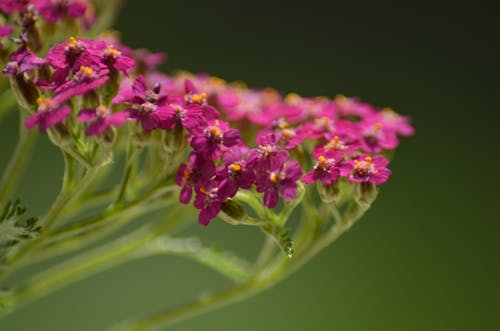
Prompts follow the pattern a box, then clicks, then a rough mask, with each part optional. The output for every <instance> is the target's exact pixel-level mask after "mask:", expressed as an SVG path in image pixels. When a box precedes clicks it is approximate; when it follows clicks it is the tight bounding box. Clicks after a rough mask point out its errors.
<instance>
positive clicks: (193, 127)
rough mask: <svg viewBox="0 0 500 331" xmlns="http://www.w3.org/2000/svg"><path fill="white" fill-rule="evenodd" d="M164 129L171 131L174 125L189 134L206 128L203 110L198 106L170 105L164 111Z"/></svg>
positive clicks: (180, 103)
mask: <svg viewBox="0 0 500 331" xmlns="http://www.w3.org/2000/svg"><path fill="white" fill-rule="evenodd" d="M164 121H165V124H164V128H165V129H167V130H169V129H173V128H174V127H175V126H176V125H178V126H182V127H184V128H186V129H187V130H188V131H190V132H194V131H198V130H199V128H200V127H203V126H206V122H205V118H204V117H203V109H202V108H201V106H199V105H194V104H192V105H186V104H185V103H184V102H178V103H171V104H169V105H168V106H167V107H166V108H165V111H164Z"/></svg>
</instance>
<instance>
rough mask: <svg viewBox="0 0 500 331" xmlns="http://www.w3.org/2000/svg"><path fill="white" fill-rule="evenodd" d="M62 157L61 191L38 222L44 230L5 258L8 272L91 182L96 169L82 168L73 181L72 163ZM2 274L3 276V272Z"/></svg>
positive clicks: (39, 241) (32, 248) (28, 252)
mask: <svg viewBox="0 0 500 331" xmlns="http://www.w3.org/2000/svg"><path fill="white" fill-rule="evenodd" d="M64 157H65V160H66V167H65V173H64V177H63V184H62V188H61V192H60V193H59V195H58V196H57V198H56V200H55V201H54V203H53V204H52V206H51V207H50V209H49V212H48V213H47V214H46V215H45V217H43V218H42V219H41V220H40V224H41V225H42V226H43V229H44V232H42V234H41V235H40V237H38V238H37V239H35V240H33V241H31V242H29V243H27V244H26V245H24V246H22V247H20V249H19V250H17V251H15V252H14V254H13V255H11V256H9V257H8V258H7V260H6V261H5V265H8V266H10V267H11V268H10V269H9V270H10V271H9V272H8V273H10V272H12V271H13V270H14V269H15V268H14V267H13V266H14V265H15V264H17V263H19V262H21V261H22V260H23V259H25V258H26V257H28V256H29V254H30V253H31V252H32V251H33V250H34V249H35V248H37V247H39V245H40V244H41V243H43V241H44V240H45V239H46V236H47V234H48V233H49V231H50V229H51V228H52V227H53V225H54V224H55V223H56V222H57V220H58V218H59V215H60V214H61V213H62V212H63V211H64V208H65V207H66V206H67V205H69V204H70V203H71V202H72V201H73V200H75V199H76V198H78V196H79V194H80V193H81V192H82V191H83V190H85V188H86V187H87V185H89V184H90V183H91V182H92V179H93V177H94V175H95V173H96V170H95V169H92V168H91V169H86V170H84V174H83V176H82V177H81V178H80V179H79V180H78V181H75V182H74V183H73V182H72V178H70V175H69V173H71V172H72V171H73V170H74V169H72V168H73V165H74V163H73V162H72V161H71V162H70V161H69V160H70V157H69V156H68V155H66V154H64ZM2 276H5V273H4V274H3V275H2Z"/></svg>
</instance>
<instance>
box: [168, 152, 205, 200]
mask: <svg viewBox="0 0 500 331" xmlns="http://www.w3.org/2000/svg"><path fill="white" fill-rule="evenodd" d="M214 176H215V165H214V163H213V162H212V161H210V160H207V159H206V158H204V157H203V156H201V155H199V154H196V153H191V154H190V155H189V161H188V163H187V164H185V163H182V164H181V165H180V166H179V170H178V171H177V177H176V179H175V183H176V184H177V185H179V186H180V187H181V188H182V189H181V193H180V195H179V201H180V202H181V203H184V204H188V203H189V201H191V197H192V195H193V188H198V187H201V186H203V185H205V184H206V183H207V182H208V181H209V179H211V178H212V177H214Z"/></svg>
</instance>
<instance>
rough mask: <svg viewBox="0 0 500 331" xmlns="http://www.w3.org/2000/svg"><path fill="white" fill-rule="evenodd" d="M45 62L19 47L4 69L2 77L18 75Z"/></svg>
mask: <svg viewBox="0 0 500 331" xmlns="http://www.w3.org/2000/svg"><path fill="white" fill-rule="evenodd" d="M45 63H46V61H45V60H43V59H41V58H39V57H38V56H36V55H34V54H33V53H31V52H30V51H29V50H28V49H27V48H25V47H21V48H19V49H18V50H17V51H16V52H14V53H13V54H12V55H11V56H10V58H9V63H7V65H6V66H5V67H4V69H3V74H4V75H19V74H23V73H25V72H27V71H30V70H33V69H36V68H39V67H41V66H42V65H43V64H45Z"/></svg>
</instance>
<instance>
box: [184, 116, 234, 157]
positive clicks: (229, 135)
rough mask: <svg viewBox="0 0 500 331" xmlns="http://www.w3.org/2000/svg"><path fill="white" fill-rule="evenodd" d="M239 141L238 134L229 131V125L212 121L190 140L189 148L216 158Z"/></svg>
mask: <svg viewBox="0 0 500 331" xmlns="http://www.w3.org/2000/svg"><path fill="white" fill-rule="evenodd" d="M239 141H240V132H239V131H238V130H236V129H231V128H230V127H229V124H228V123H226V122H223V121H219V120H214V121H211V122H209V123H208V126H207V127H205V129H203V131H202V132H201V133H197V134H195V135H194V136H193V138H192V139H191V147H193V149H194V150H195V151H196V152H198V153H200V154H204V155H207V156H209V157H212V158H213V157H217V156H218V155H219V153H220V152H221V151H222V150H224V149H225V148H226V147H231V146H234V145H236V144H237V143H238V142H239Z"/></svg>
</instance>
